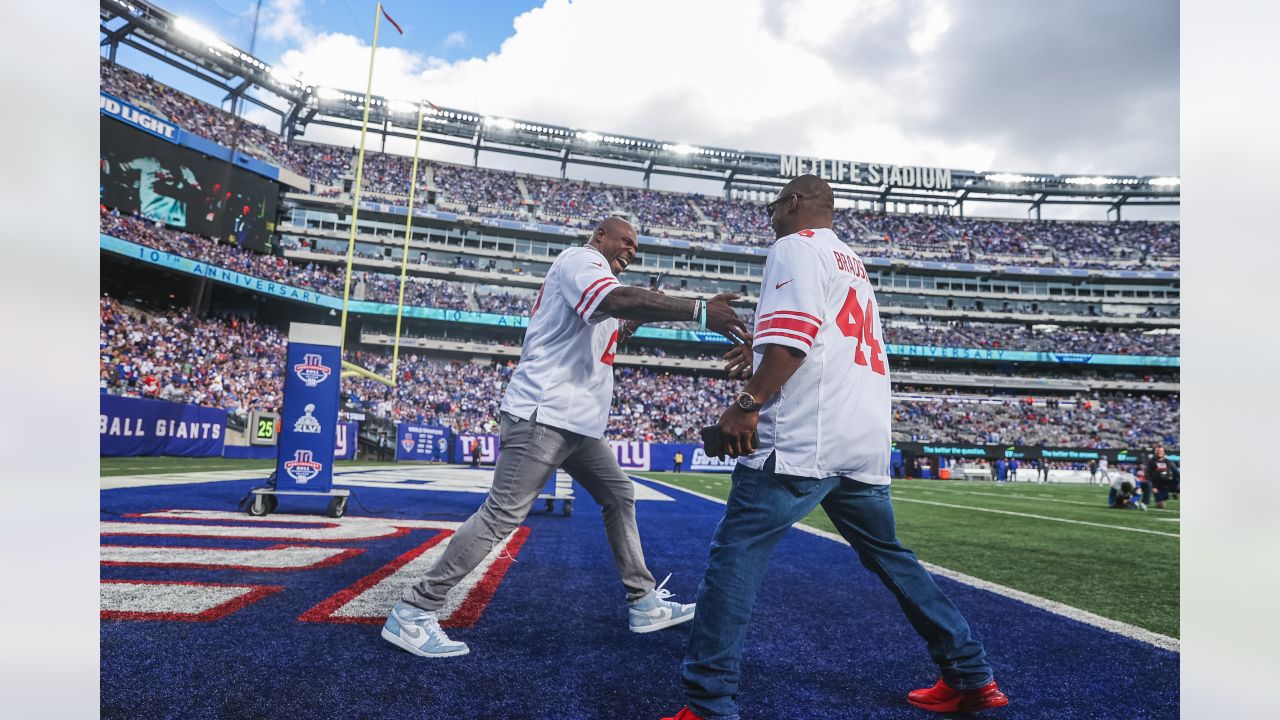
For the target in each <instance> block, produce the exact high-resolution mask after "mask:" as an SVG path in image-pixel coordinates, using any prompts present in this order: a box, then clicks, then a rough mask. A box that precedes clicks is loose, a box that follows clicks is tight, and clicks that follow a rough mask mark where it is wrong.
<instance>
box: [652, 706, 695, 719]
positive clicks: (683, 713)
mask: <svg viewBox="0 0 1280 720" xmlns="http://www.w3.org/2000/svg"><path fill="white" fill-rule="evenodd" d="M662 720H702V718H700V717H698V716H697V715H694V714H693V711H692V710H690V709H689V708H687V707H684V708H681V709H680V712H678V713H676V716H675V717H665V718H662Z"/></svg>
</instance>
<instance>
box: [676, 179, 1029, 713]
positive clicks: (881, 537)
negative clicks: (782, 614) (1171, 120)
mask: <svg viewBox="0 0 1280 720" xmlns="http://www.w3.org/2000/svg"><path fill="white" fill-rule="evenodd" d="M767 209H768V212H769V215H770V222H771V224H772V225H773V230H774V234H775V235H776V236H777V238H778V240H777V242H775V243H774V244H773V247H771V248H770V250H769V256H768V258H767V259H766V261H765V267H764V276H763V278H762V279H761V283H760V304H759V307H758V308H757V314H756V328H755V330H756V334H755V340H754V345H753V348H752V349H753V350H754V354H753V355H752V353H750V352H749V351H748V350H746V349H745V348H743V349H742V351H741V352H739V353H737V354H736V356H735V357H733V358H731V359H730V362H729V364H728V365H727V366H726V368H727V369H728V370H729V372H730V376H731V377H733V376H736V375H740V374H741V375H750V377H751V379H750V381H749V382H748V383H747V385H746V388H745V390H744V392H742V393H741V394H739V395H738V398H737V401H736V403H735V404H734V405H732V406H730V407H729V409H728V410H726V411H725V413H724V415H723V416H722V417H721V418H720V422H719V423H718V428H719V431H720V437H721V439H722V440H723V442H724V448H725V451H726V452H727V454H728V455H730V456H732V457H739V458H740V459H739V461H738V466H737V468H736V469H735V470H734V472H733V489H732V490H731V491H730V493H729V499H728V501H727V503H726V505H725V513H724V518H723V519H722V520H721V521H720V525H719V527H717V528H716V533H715V537H714V538H713V540H712V542H711V560H710V563H709V565H708V567H707V574H706V577H705V578H704V579H703V581H702V585H701V586H700V587H699V588H698V595H697V605H698V615H697V617H695V618H694V620H693V626H692V630H691V631H690V636H689V648H688V651H687V653H686V655H685V660H684V663H683V666H682V675H683V679H684V687H685V695H686V696H687V698H688V705H687V707H685V708H684V709H683V710H681V711H680V713H679V714H677V715H676V716H675V718H674V719H671V718H668V719H667V720H700V719H705V720H712V719H715V720H731V719H736V718H737V717H738V702H737V696H738V682H739V678H740V668H739V666H740V662H741V657H742V651H743V643H744V641H745V637H746V630H747V621H748V620H749V619H750V617H751V608H752V606H753V605H754V604H755V600H756V593H757V591H758V589H759V587H760V582H761V579H762V578H763V577H764V574H765V570H766V568H767V566H768V561H769V555H770V554H771V553H772V552H773V548H774V546H775V545H776V544H777V543H778V541H779V540H780V539H782V537H783V535H784V534H785V533H786V531H787V529H788V528H790V527H791V526H792V525H793V524H795V523H796V522H798V521H799V520H801V519H802V518H804V517H805V516H806V515H808V514H809V512H810V511H812V510H813V509H814V508H815V507H817V506H818V504H819V503H821V505H822V507H823V509H824V510H825V511H826V513H827V515H828V516H829V517H830V518H831V520H832V522H833V523H835V526H836V528H837V529H838V530H839V531H840V534H841V535H843V536H844V538H845V539H846V540H847V541H848V542H849V544H850V545H852V546H853V549H854V550H855V551H856V552H857V553H858V558H859V559H860V560H861V561H862V564H863V565H865V566H866V567H867V568H868V569H869V570H871V571H872V572H873V573H875V574H876V575H877V576H878V577H879V578H880V580H881V581H882V582H884V584H885V586H886V587H888V588H889V589H890V591H892V592H893V593H894V595H895V596H896V597H897V599H898V603H899V604H900V605H901V606H902V608H903V610H904V611H905V612H906V614H907V618H908V620H910V622H911V625H912V627H914V628H915V630H916V632H918V633H919V634H920V635H921V637H923V638H924V639H925V641H926V642H927V643H928V647H929V653H930V655H931V656H932V657H933V660H934V662H936V663H937V664H938V666H939V668H940V670H941V675H942V679H941V680H939V681H938V683H937V684H936V685H934V686H933V687H931V688H927V689H921V690H915V691H913V692H911V693H910V694H909V695H908V696H907V699H908V701H909V702H910V703H911V704H913V705H916V706H917V707H921V708H925V709H927V710H935V711H939V712H955V711H958V710H981V709H985V708H992V707H1000V706H1002V705H1006V704H1008V698H1007V697H1005V695H1004V694H1003V693H1001V692H1000V690H999V688H998V687H997V686H996V683H995V681H994V680H993V677H992V671H991V666H990V665H988V664H987V661H986V654H985V651H984V650H983V647H982V644H981V643H979V642H978V641H977V640H975V639H974V638H973V637H972V635H971V634H970V632H969V625H968V623H967V622H966V621H965V619H964V616H963V615H961V614H960V611H959V610H957V609H956V607H955V605H953V604H952V603H951V601H950V600H949V599H948V598H947V597H946V595H944V594H943V593H942V591H941V590H940V589H939V588H938V586H937V585H936V584H934V582H933V578H932V577H930V575H929V573H928V572H926V571H925V570H924V568H923V567H921V566H920V563H919V561H918V560H916V556H915V555H914V554H913V553H912V552H911V551H910V550H908V549H907V548H905V547H903V546H902V544H901V543H899V542H898V539H897V537H896V535H895V530H894V517H893V504H892V503H891V502H890V498H889V447H890V442H891V437H890V408H889V402H890V398H889V367H888V363H887V361H886V358H885V353H884V346H883V337H884V336H883V335H882V332H883V330H882V328H881V325H880V313H879V310H878V308H877V306H876V298H875V293H874V292H873V290H872V286H871V283H870V281H869V279H868V277H867V272H866V269H865V268H864V267H863V265H862V261H861V260H859V259H858V257H857V255H855V254H854V253H853V251H852V250H850V249H849V246H848V245H845V244H844V243H843V242H841V241H840V239H839V238H837V237H836V235H835V233H834V232H832V230H831V223H832V217H833V214H834V210H835V200H834V197H833V194H832V192H831V187H830V186H829V185H828V184H827V183H826V181H824V180H822V179H821V178H818V177H817V176H814V175H803V176H801V177H798V178H796V179H794V180H792V181H791V182H790V183H788V184H787V186H786V187H784V188H783V189H782V191H781V192H780V193H779V194H778V196H777V198H776V199H775V200H774V201H773V202H771V203H769V205H768V206H767ZM749 356H750V363H751V368H750V370H748V365H747V362H748V358H749Z"/></svg>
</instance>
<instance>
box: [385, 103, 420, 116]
mask: <svg viewBox="0 0 1280 720" xmlns="http://www.w3.org/2000/svg"><path fill="white" fill-rule="evenodd" d="M387 109H388V110H390V111H391V112H393V113H404V114H410V113H416V112H418V105H417V104H416V103H411V102H409V101H407V100H392V101H391V102H389V103H387Z"/></svg>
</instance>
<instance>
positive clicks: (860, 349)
mask: <svg viewBox="0 0 1280 720" xmlns="http://www.w3.org/2000/svg"><path fill="white" fill-rule="evenodd" d="M883 340H884V334H883V329H882V327H881V325H880V309H879V307H878V306H877V304H876V296H875V291H874V290H873V289H872V287H871V281H870V280H869V279H868V277H867V271H866V268H865V267H863V265H862V261H861V260H859V259H858V256H857V255H856V254H855V253H854V252H853V251H852V250H850V249H849V246H848V245H845V244H844V243H842V242H840V240H839V239H838V238H837V237H836V234H835V233H834V232H832V231H831V230H829V229H826V228H815V229H813V230H801V231H800V232H797V233H794V234H792V235H788V236H786V237H783V238H780V239H779V240H778V241H777V242H775V243H774V244H773V247H771V248H770V249H769V257H768V258H767V259H766V260H765V264H764V277H763V278H762V280H761V284H760V304H759V306H758V307H757V308H756V333H755V343H754V347H755V350H756V356H755V361H754V366H755V368H756V369H757V370H758V369H759V367H760V358H761V353H762V352H763V350H764V347H765V346H766V345H769V344H775V345H786V346H787V347H792V348H796V349H798V350H800V351H801V352H803V353H805V354H806V355H807V357H806V358H805V361H804V362H803V363H802V364H801V365H800V368H799V369H798V370H796V373H795V374H794V375H792V376H791V379H789V380H787V382H786V384H784V385H783V386H782V389H781V390H780V391H779V392H778V393H777V394H776V395H774V396H773V397H772V398H770V399H769V401H768V402H766V403H765V404H764V407H763V408H761V409H760V422H759V425H758V430H757V431H758V434H759V439H760V442H759V447H758V449H757V450H756V451H755V452H754V453H753V454H751V455H749V456H747V457H744V458H742V459H741V460H739V462H741V463H742V464H744V465H746V466H747V467H751V468H756V469H759V468H761V467H762V466H763V465H764V463H765V461H766V460H768V458H769V453H776V454H777V457H776V460H775V469H776V472H778V473H781V474H784V475H799V476H802V477H814V478H822V477H830V476H832V475H842V476H844V477H848V478H852V479H854V480H858V481H861V482H865V483H871V484H874V485H887V484H888V483H889V450H890V444H891V437H890V421H891V417H890V408H889V402H890V400H889V394H890V393H889V363H888V358H886V356H885V349H884V344H883Z"/></svg>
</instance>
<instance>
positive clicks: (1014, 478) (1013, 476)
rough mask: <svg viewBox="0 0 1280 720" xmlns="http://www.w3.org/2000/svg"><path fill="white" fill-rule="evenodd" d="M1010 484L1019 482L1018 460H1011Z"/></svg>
mask: <svg viewBox="0 0 1280 720" xmlns="http://www.w3.org/2000/svg"><path fill="white" fill-rule="evenodd" d="M1009 482H1018V459H1017V458H1009Z"/></svg>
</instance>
